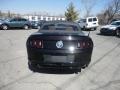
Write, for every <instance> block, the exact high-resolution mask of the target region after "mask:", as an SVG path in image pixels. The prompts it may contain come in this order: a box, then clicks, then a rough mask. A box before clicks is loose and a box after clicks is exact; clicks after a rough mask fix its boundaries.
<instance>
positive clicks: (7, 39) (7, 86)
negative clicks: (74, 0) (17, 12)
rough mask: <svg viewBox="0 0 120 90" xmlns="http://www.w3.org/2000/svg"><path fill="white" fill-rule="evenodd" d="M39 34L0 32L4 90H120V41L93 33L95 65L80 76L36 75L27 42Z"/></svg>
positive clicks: (0, 87) (0, 86) (0, 79)
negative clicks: (30, 61) (27, 50)
mask: <svg viewBox="0 0 120 90" xmlns="http://www.w3.org/2000/svg"><path fill="white" fill-rule="evenodd" d="M36 31H37V30H35V29H31V30H6V31H4V30H0V90H120V38H117V37H115V36H103V35H99V34H98V32H99V31H98V30H97V31H93V32H91V34H90V36H91V37H92V39H93V41H94V50H93V55H92V62H91V63H90V65H89V67H88V68H86V69H84V70H82V71H81V73H79V74H74V73H72V74H47V73H33V72H31V71H30V70H29V69H28V66H27V61H28V60H27V52H26V45H25V44H26V39H27V37H28V36H29V35H30V34H31V33H33V32H36Z"/></svg>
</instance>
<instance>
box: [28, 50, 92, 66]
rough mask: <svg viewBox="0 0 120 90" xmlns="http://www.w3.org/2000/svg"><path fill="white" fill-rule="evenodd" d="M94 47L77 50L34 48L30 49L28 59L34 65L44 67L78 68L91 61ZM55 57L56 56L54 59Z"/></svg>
mask: <svg viewBox="0 0 120 90" xmlns="http://www.w3.org/2000/svg"><path fill="white" fill-rule="evenodd" d="M91 54H92V49H87V50H83V51H81V50H76V51H75V52H74V53H70V52H68V51H67V50H34V49H28V60H29V63H30V64H31V65H32V64H33V66H36V67H37V66H38V67H44V68H62V67H63V68H78V67H82V66H83V65H85V64H86V65H88V64H89V63H90V61H91ZM53 57H55V58H54V59H53Z"/></svg>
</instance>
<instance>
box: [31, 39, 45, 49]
mask: <svg viewBox="0 0 120 90" xmlns="http://www.w3.org/2000/svg"><path fill="white" fill-rule="evenodd" d="M30 45H31V46H32V47H35V48H43V41H42V40H32V41H30Z"/></svg>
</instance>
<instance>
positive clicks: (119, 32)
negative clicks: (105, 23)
mask: <svg viewBox="0 0 120 90" xmlns="http://www.w3.org/2000/svg"><path fill="white" fill-rule="evenodd" d="M116 35H117V36H118V37H120V26H119V27H117V29H116Z"/></svg>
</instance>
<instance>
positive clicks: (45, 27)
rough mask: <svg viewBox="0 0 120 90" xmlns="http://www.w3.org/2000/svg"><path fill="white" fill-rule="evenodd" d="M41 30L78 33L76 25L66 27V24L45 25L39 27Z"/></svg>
mask: <svg viewBox="0 0 120 90" xmlns="http://www.w3.org/2000/svg"><path fill="white" fill-rule="evenodd" d="M41 29H42V30H69V31H78V30H79V29H78V27H77V26H76V25H68V24H57V25H55V24H46V25H43V26H42V27H41Z"/></svg>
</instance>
